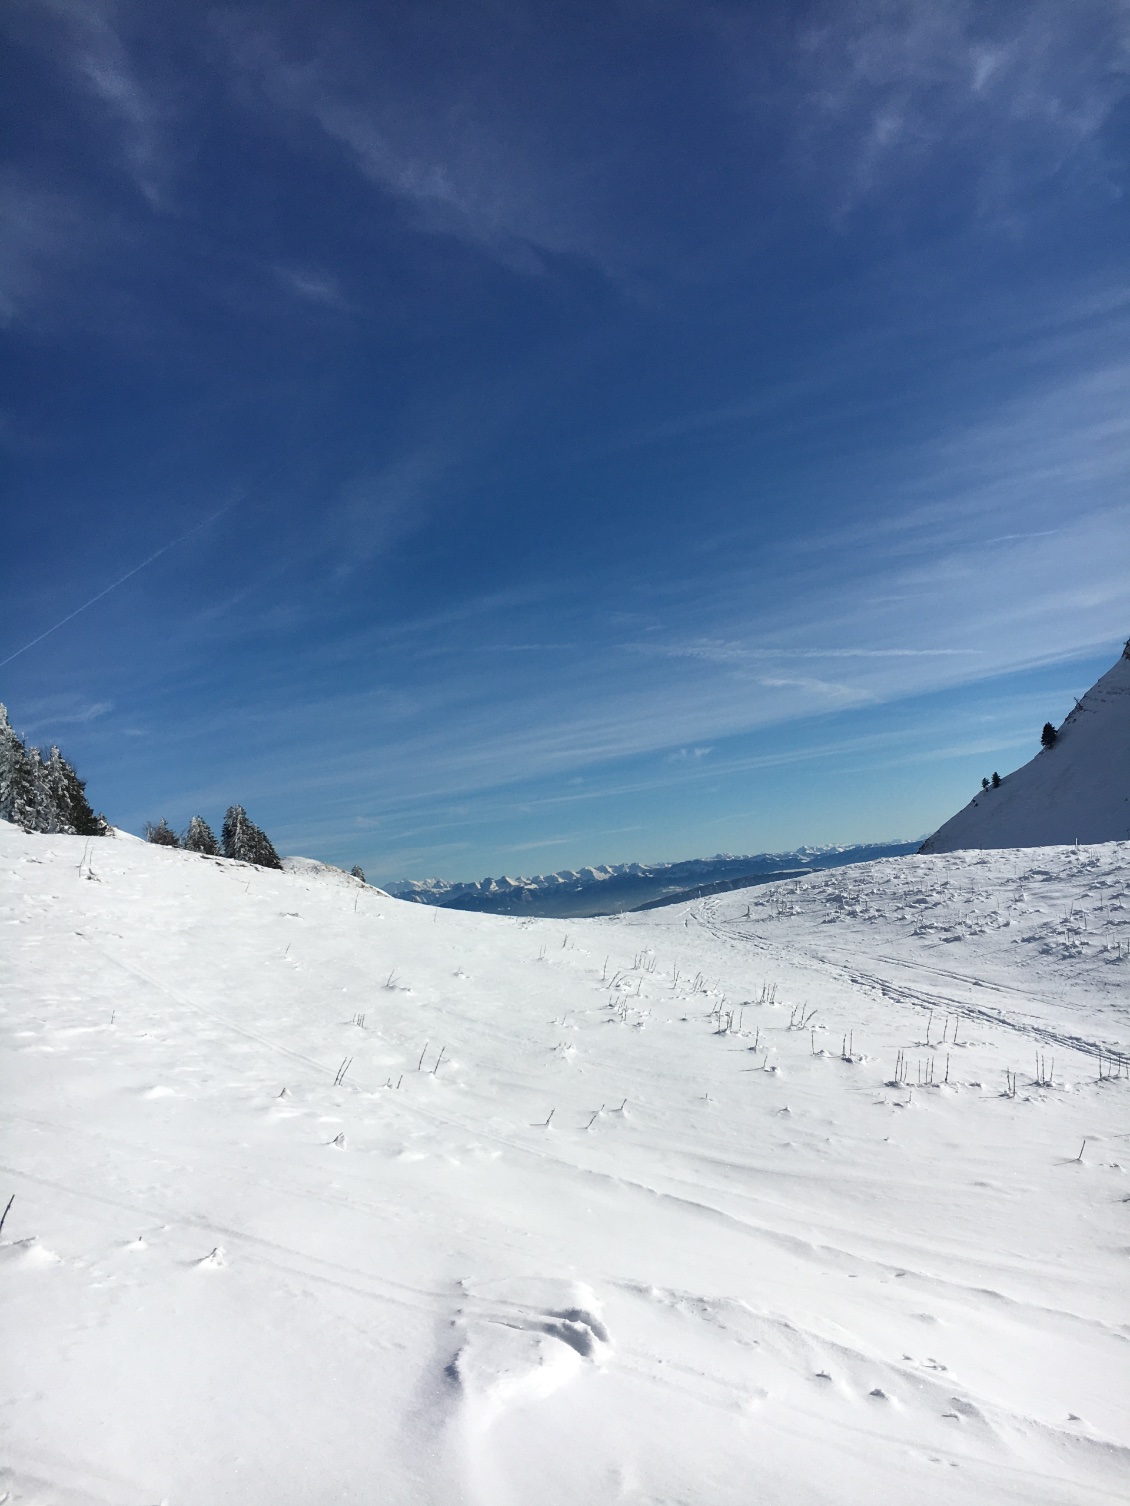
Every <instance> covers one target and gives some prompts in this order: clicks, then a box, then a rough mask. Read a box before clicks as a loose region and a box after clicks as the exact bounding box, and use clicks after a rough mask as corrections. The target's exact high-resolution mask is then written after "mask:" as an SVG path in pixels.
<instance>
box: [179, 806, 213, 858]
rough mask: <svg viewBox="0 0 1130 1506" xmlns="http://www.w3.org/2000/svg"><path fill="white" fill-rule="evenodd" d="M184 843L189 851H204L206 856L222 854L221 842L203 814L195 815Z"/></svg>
mask: <svg viewBox="0 0 1130 1506" xmlns="http://www.w3.org/2000/svg"><path fill="white" fill-rule="evenodd" d="M184 845H185V847H186V848H187V850H188V851H189V852H199V853H202V854H203V855H204V856H205V857H206V858H218V857H219V856H220V844H219V843H218V842H217V841H216V838H215V837H214V836H213V834H212V828H211V827H210V826H209V825H208V823H207V821H205V819H204V817H203V816H193V818H192V820H191V821H190V822H189V823H188V830H187V831H186V832H185V834H184Z"/></svg>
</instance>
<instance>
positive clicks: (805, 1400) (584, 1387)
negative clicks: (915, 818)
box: [0, 824, 1130, 1506]
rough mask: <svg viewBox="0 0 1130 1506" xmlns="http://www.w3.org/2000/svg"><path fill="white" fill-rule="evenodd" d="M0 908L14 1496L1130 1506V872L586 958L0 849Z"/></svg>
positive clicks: (1111, 850)
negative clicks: (1121, 1062)
mask: <svg viewBox="0 0 1130 1506" xmlns="http://www.w3.org/2000/svg"><path fill="white" fill-rule="evenodd" d="M84 851H85V853H86V858H85V859H84V857H83V854H84ZM0 885H2V889H0V992H2V998H3V1009H4V1014H3V1026H2V1029H3V1047H4V1068H3V1084H2V1086H3V1095H2V1100H0V1113H2V1120H0V1122H2V1128H3V1151H2V1161H3V1169H2V1171H0V1179H2V1180H0V1204H2V1203H6V1202H7V1200H8V1197H9V1195H10V1194H12V1193H14V1194H15V1201H14V1203H13V1205H12V1208H11V1212H10V1213H9V1215H8V1220H7V1223H6V1224H5V1226H4V1230H3V1236H2V1242H0V1283H2V1292H3V1302H2V1309H0V1310H2V1319H0V1321H2V1331H0V1353H2V1354H3V1355H4V1364H3V1367H2V1371H0V1395H2V1400H3V1405H2V1407H0V1429H2V1434H0V1461H2V1465H0V1499H6V1500H9V1501H12V1502H36V1503H56V1502H57V1503H79V1502H82V1503H87V1502H113V1503H122V1506H155V1503H157V1502H160V1501H167V1502H168V1503H169V1506H219V1503H229V1502H230V1503H239V1506H259V1503H263V1506H266V1503H272V1506H273V1503H280V1502H284V1503H292V1502H293V1503H296V1506H297V1503H303V1506H310V1503H326V1506H330V1503H346V1502H364V1503H376V1502H382V1503H384V1502H388V1503H401V1502H403V1503H417V1502H419V1503H424V1502H427V1503H436V1506H439V1503H459V1502H489V1503H499V1506H508V1503H516V1506H517V1503H521V1506H526V1503H539V1506H540V1503H556V1502H562V1503H563V1502H570V1503H572V1502H606V1501H607V1502H619V1501H624V1502H656V1503H658V1502H664V1503H676V1502H689V1503H698V1502H702V1503H730V1502H732V1503H743V1506H745V1503H754V1502H757V1503H763V1502H780V1503H782V1506H803V1503H817V1502H819V1503H828V1502H837V1503H838V1502H845V1503H846V1502H860V1503H863V1502H866V1503H868V1506H871V1503H875V1502H893V1503H898V1502H909V1501H914V1502H916V1503H918V1502H938V1503H942V1502H945V1503H952V1502H970V1503H972V1502H977V1503H984V1502H1003V1501H1008V1502H1017V1503H1020V1502H1023V1503H1033V1502H1053V1501H1054V1502H1062V1503H1065V1506H1081V1503H1088V1502H1098V1501H1111V1502H1113V1501H1122V1500H1125V1499H1126V1494H1127V1482H1128V1481H1130V1447H1128V1443H1130V1438H1128V1432H1130V1428H1128V1418H1130V1383H1128V1377H1130V1343H1128V1338H1130V1327H1128V1324H1127V1317H1128V1304H1127V1252H1128V1249H1130V1230H1128V1229H1127V1213H1128V1212H1130V1202H1128V1199H1130V1177H1128V1176H1127V1174H1126V1172H1127V1170H1128V1169H1130V1139H1128V1135H1127V1131H1128V1130H1130V1115H1128V1109H1130V1076H1127V1073H1126V1069H1125V1068H1123V1069H1122V1075H1121V1076H1118V1075H1115V1076H1114V1077H1113V1078H1110V1076H1109V1074H1110V1073H1111V1072H1114V1073H1115V1074H1117V1072H1118V1070H1119V1068H1118V1063H1117V1061H1113V1060H1112V1054H1113V1053H1119V1052H1121V1053H1125V1052H1126V1051H1127V1050H1128V1048H1130V1039H1128V1037H1130V1030H1128V1026H1127V1008H1128V1004H1127V1001H1128V999H1130V844H1126V843H1123V844H1110V845H1106V846H1102V847H1095V848H1090V849H1086V848H1084V849H1081V850H1078V851H1076V850H1074V849H1066V848H1047V849H1039V850H1029V851H1025V852H1016V851H998V852H993V853H989V854H980V853H959V854H955V855H952V856H948V857H909V858H895V859H890V860H887V861H883V862H878V863H874V864H870V865H867V866H866V867H857V868H847V869H841V870H839V871H835V872H829V873H824V874H818V875H813V876H811V877H810V878H809V879H807V880H806V881H805V882H803V883H802V884H801V885H800V887H799V888H797V887H796V886H795V885H793V884H784V885H775V886H770V887H767V888H759V889H755V890H751V891H747V892H736V893H730V894H726V895H723V896H720V897H716V898H712V899H708V900H702V901H697V902H694V903H692V904H690V905H685V906H680V907H676V908H672V909H665V910H659V911H653V912H650V913H647V914H643V915H637V916H632V917H619V918H616V919H605V920H587V921H574V922H569V923H564V922H560V921H538V920H535V921H516V920H512V919H505V918H496V917H491V916H480V915H472V914H464V913H459V912H455V911H444V910H440V911H436V910H431V909H424V908H422V907H420V906H417V905H409V904H403V903H399V902H397V901H395V900H391V899H389V898H387V897H383V896H381V895H379V894H376V893H373V892H372V891H367V890H365V889H363V888H362V887H361V886H359V885H357V884H351V883H348V882H342V881H341V879H340V876H338V878H336V879H335V878H333V877H332V876H330V875H326V874H325V873H320V872H319V871H318V870H316V869H311V870H307V871H306V872H298V871H296V872H291V873H269V872H264V871H260V870H256V869H250V868H245V867H241V866H239V865H235V864H226V863H219V862H213V861H209V860H206V859H202V858H197V857H193V856H191V855H188V854H185V853H179V852H174V851H168V850H166V849H160V848H154V847H147V846H144V845H141V844H138V843H135V842H130V841H128V840H126V839H124V838H118V839H114V840H109V839H107V840H101V841H95V842H91V843H89V844H87V843H85V842H84V841H83V840H82V839H77V838H66V837H45V836H25V835H23V834H22V833H20V832H17V831H16V830H14V829H13V828H11V827H9V826H6V825H3V824H0ZM747 904H748V905H749V913H748V915H747ZM606 959H607V960H606ZM759 1001H760V1002H759ZM812 1010H815V1011H816V1014H815V1016H814V1017H813V1018H809V1015H810V1012H811V1011H812ZM731 1011H733V1017H732V1021H731V1014H730V1012H731ZM802 1011H803V1016H804V1018H805V1024H804V1025H803V1027H801V1026H800V1025H799V1022H800V1020H801V1018H802V1013H801V1012H802ZM361 1019H363V1023H355V1021H359V1020H361ZM790 1023H791V1024H792V1025H793V1026H794V1027H798V1028H792V1029H790ZM727 1027H730V1028H727ZM955 1033H956V1040H955ZM441 1051H442V1056H441V1055H440V1053H441ZM900 1051H901V1052H903V1053H905V1055H904V1058H903V1060H904V1064H905V1066H904V1071H905V1077H906V1082H905V1083H902V1084H900V1085H898V1086H894V1085H892V1084H893V1082H894V1079H895V1077H896V1062H897V1061H898V1060H899V1057H898V1053H899V1052H900ZM1100 1055H1101V1060H1100ZM849 1058H850V1059H849ZM1041 1058H1042V1061H1041ZM1053 1059H1054V1067H1053ZM437 1063H438V1065H437ZM343 1064H345V1070H344V1078H343V1080H342V1081H341V1083H340V1085H338V1086H335V1085H334V1079H335V1076H340V1075H341V1069H342V1067H343ZM1100 1071H1101V1072H1102V1074H1103V1077H1104V1080H1103V1081H1100V1080H1099V1077H1100ZM947 1072H948V1083H947V1082H945V1080H944V1079H945V1078H946V1075H947ZM1006 1072H1007V1073H1012V1072H1015V1074H1016V1075H1015V1078H1014V1079H1007V1078H1006ZM919 1074H922V1075H923V1076H924V1077H925V1076H929V1077H932V1078H933V1081H934V1083H935V1086H922V1087H920V1086H918V1078H919ZM899 1075H902V1073H901V1072H900V1074H899ZM1037 1078H1039V1079H1040V1080H1041V1081H1042V1082H1044V1083H1046V1082H1047V1080H1048V1079H1049V1078H1050V1079H1051V1086H1039V1085H1037V1082H1036V1079H1037ZM1012 1081H1014V1082H1015V1095H1014V1096H1012V1095H1011V1093H1010V1092H1009V1090H1008V1087H1007V1086H1006V1084H1009V1083H1010V1082H1012ZM1084 1137H1085V1138H1086V1146H1085V1148H1084V1149H1083V1150H1082V1156H1081V1158H1080V1149H1081V1146H1082V1142H1083V1140H1084ZM5 1490H6V1491H7V1492H8V1495H7V1496H6V1497H5V1496H4V1495H3V1492H4V1491H5Z"/></svg>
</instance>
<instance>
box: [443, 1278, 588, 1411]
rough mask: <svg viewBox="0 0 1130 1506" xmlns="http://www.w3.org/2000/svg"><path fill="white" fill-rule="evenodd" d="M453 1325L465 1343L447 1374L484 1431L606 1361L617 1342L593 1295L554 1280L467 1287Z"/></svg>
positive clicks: (580, 1287)
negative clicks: (510, 1410) (517, 1407)
mask: <svg viewBox="0 0 1130 1506" xmlns="http://www.w3.org/2000/svg"><path fill="white" fill-rule="evenodd" d="M455 1326H456V1328H457V1329H458V1330H459V1331H460V1334H461V1342H460V1345H459V1348H458V1350H457V1351H456V1353H455V1355H454V1356H453V1357H452V1359H451V1361H450V1362H449V1364H448V1365H447V1368H446V1375H447V1378H448V1380H449V1381H451V1382H452V1383H453V1384H454V1385H455V1386H457V1387H458V1389H459V1391H460V1393H461V1396H462V1399H463V1401H464V1403H465V1405H466V1407H467V1410H468V1414H469V1416H470V1417H471V1419H472V1420H473V1421H474V1422H476V1423H477V1424H478V1425H479V1426H480V1427H483V1428H486V1427H489V1426H490V1424H491V1423H492V1422H493V1421H495V1419H496V1418H497V1417H499V1416H500V1415H501V1414H502V1413H503V1412H505V1411H506V1410H507V1409H508V1408H509V1407H510V1406H512V1405H515V1404H517V1403H520V1402H522V1401H532V1400H537V1399H539V1398H542V1397H546V1396H550V1395H552V1393H553V1392H554V1391H557V1390H559V1389H560V1388H561V1387H562V1386H564V1385H566V1384H567V1383H568V1382H569V1381H571V1380H573V1379H574V1378H575V1377H576V1376H577V1375H578V1374H579V1373H580V1372H581V1371H582V1370H584V1369H585V1367H586V1366H588V1365H599V1364H601V1363H602V1362H603V1360H604V1359H605V1357H606V1355H607V1353H608V1350H609V1346H610V1342H611V1341H610V1339H609V1334H608V1330H607V1328H605V1326H604V1323H603V1321H602V1320H601V1317H600V1310H599V1305H598V1303H597V1301H596V1298H595V1297H594V1295H593V1293H592V1292H591V1290H590V1289H589V1288H588V1287H587V1286H584V1285H581V1284H579V1283H577V1282H572V1281H566V1280H560V1279H555V1278H549V1277H547V1278H538V1279H528V1280H513V1279H511V1280H505V1281H497V1282H488V1283H485V1284H483V1285H475V1286H474V1287H471V1288H468V1290H467V1300H466V1302H465V1304H464V1306H463V1307H462V1309H461V1310H460V1312H459V1313H458V1315H457V1317H456V1318H455Z"/></svg>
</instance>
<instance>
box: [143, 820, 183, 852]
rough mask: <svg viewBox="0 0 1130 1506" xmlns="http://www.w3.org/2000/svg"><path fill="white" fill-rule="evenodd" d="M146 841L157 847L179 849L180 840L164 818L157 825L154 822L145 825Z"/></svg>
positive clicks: (147, 822)
mask: <svg viewBox="0 0 1130 1506" xmlns="http://www.w3.org/2000/svg"><path fill="white" fill-rule="evenodd" d="M145 840H146V841H147V842H152V843H153V844H154V846H156V847H179V846H180V838H179V837H178V836H177V834H176V832H175V831H174V830H173V828H172V827H171V826H170V825H169V823H168V822H167V821H166V820H165V818H164V816H162V817H161V819H160V821H158V822H157V824H156V825H154V824H153V822H152V821H146V823H145Z"/></svg>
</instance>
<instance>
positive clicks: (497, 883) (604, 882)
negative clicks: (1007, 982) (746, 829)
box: [387, 842, 918, 919]
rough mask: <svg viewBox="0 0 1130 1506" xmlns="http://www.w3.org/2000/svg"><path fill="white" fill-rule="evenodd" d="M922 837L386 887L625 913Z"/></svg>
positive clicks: (525, 907) (886, 852)
mask: <svg viewBox="0 0 1130 1506" xmlns="http://www.w3.org/2000/svg"><path fill="white" fill-rule="evenodd" d="M917 846H918V843H917V842H873V843H869V844H866V845H864V846H855V847H800V848H797V849H796V851H795V852H761V853H754V854H747V855H745V856H742V857H735V856H733V855H732V854H730V853H719V854H718V855H717V856H716V857H712V858H690V859H688V860H687V861H685V862H682V863H615V864H612V865H605V864H602V865H601V866H599V867H596V868H566V869H564V870H562V872H560V873H539V874H536V875H535V876H534V877H532V878H484V879H479V880H478V881H477V882H475V883H449V882H448V881H447V880H446V879H420V880H415V879H407V880H404V881H403V882H400V883H394V884H389V885H387V889H388V892H389V893H390V894H394V895H396V897H397V898H398V899H406V900H412V901H414V902H415V903H417V904H421V905H439V906H441V907H443V908H445V909H448V910H479V911H485V912H487V913H490V914H494V915H539V916H550V917H553V916H556V917H560V918H561V919H567V918H572V917H575V916H582V915H619V914H622V913H623V912H624V911H625V910H647V909H652V908H654V907H655V906H657V905H664V904H676V903H677V902H678V901H680V900H688V899H698V898H699V897H700V896H702V895H704V894H719V893H722V892H724V891H725V890H727V889H741V888H744V887H746V886H747V885H750V884H766V883H771V882H773V880H775V879H782V878H789V877H793V876H796V875H798V874H801V873H808V872H812V871H814V870H817V869H821V868H840V867H843V866H844V865H846V864H848V863H865V862H868V861H870V860H871V859H873V858H892V857H898V856H899V855H900V854H901V853H904V852H914V851H915V849H916V848H917Z"/></svg>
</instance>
